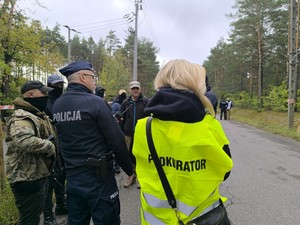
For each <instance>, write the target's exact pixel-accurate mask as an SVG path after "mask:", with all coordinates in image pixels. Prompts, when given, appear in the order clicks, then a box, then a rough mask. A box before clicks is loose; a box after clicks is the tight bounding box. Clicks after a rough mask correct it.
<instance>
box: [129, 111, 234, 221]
mask: <svg viewBox="0 0 300 225" xmlns="http://www.w3.org/2000/svg"><path fill="white" fill-rule="evenodd" d="M147 119H148V118H144V119H140V120H139V121H138V123H137V125H136V128H135V135H134V144H133V154H134V156H135V157H136V172H137V177H138V180H139V182H140V185H141V197H140V198H141V220H142V224H143V225H146V224H147V225H148V224H151V225H163V224H171V225H172V224H174V225H175V224H176V225H177V224H178V220H177V218H176V216H175V212H174V210H173V209H172V208H171V206H170V205H169V204H168V200H167V197H166V194H165V192H164V188H163V186H162V184H161V181H160V178H159V175H158V173H157V170H156V167H155V165H154V162H153V159H152V158H151V154H150V150H149V148H148V144H147V138H146V121H147ZM151 131H152V132H151V133H152V137H153V142H154V145H155V148H156V151H157V154H158V157H159V159H160V162H161V164H162V166H163V169H164V172H165V174H166V176H167V179H168V181H169V183H170V186H171V188H172V190H173V193H174V195H175V198H176V200H177V207H178V211H179V214H180V218H181V219H182V221H183V222H184V223H187V222H188V221H190V220H192V219H193V218H196V217H198V216H200V215H202V214H204V213H205V212H206V211H207V210H208V209H210V208H211V207H212V206H214V205H218V204H219V199H220V198H222V200H223V202H224V201H226V198H224V197H221V196H220V194H219V185H220V184H221V183H222V181H223V179H224V175H225V174H226V173H227V172H228V171H230V170H231V169H232V167H233V162H232V160H231V158H230V157H229V156H228V155H227V154H226V153H225V152H224V150H223V146H224V145H225V144H229V141H228V139H227V138H226V135H225V133H224V131H223V129H222V126H221V124H220V123H219V121H217V120H216V119H215V118H213V117H212V116H210V115H206V116H205V117H204V119H203V120H202V121H200V122H196V123H183V122H175V121H162V120H159V119H157V118H154V119H153V120H152V129H151Z"/></svg>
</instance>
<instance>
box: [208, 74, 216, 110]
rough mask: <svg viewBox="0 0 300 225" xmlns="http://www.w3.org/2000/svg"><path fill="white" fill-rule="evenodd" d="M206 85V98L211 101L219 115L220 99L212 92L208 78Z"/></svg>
mask: <svg viewBox="0 0 300 225" xmlns="http://www.w3.org/2000/svg"><path fill="white" fill-rule="evenodd" d="M205 85H206V92H205V96H206V97H207V98H208V99H209V101H210V102H211V104H212V106H213V108H214V110H215V114H217V108H218V98H217V96H216V94H215V93H214V92H213V91H212V90H211V86H210V84H209V82H208V77H207V76H206V78H205Z"/></svg>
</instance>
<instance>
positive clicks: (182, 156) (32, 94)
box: [6, 60, 233, 225]
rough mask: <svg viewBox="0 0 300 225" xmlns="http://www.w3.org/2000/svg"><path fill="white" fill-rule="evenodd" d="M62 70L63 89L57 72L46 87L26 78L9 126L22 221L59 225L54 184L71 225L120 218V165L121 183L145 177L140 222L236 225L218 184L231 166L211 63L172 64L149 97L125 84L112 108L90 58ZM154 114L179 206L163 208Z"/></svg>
mask: <svg viewBox="0 0 300 225" xmlns="http://www.w3.org/2000/svg"><path fill="white" fill-rule="evenodd" d="M59 72H60V73H61V74H62V75H63V76H65V77H66V79H67V81H68V87H67V90H66V92H65V93H64V94H62V86H63V84H64V81H63V79H61V77H60V76H58V75H55V77H56V79H54V78H50V77H49V78H50V81H52V82H48V85H47V86H46V85H44V84H43V83H41V82H39V81H28V82H26V83H25V84H24V85H23V86H22V88H21V94H22V97H23V98H17V99H16V100H14V102H13V103H14V105H15V111H14V112H13V114H12V115H11V117H10V119H9V121H8V124H7V139H6V141H7V144H8V151H7V154H6V168H7V178H8V180H9V182H10V185H11V188H12V191H13V193H14V196H15V202H16V206H17V208H18V210H19V214H20V216H19V223H18V224H19V225H29V224H30V225H38V224H39V220H40V215H41V213H42V212H44V219H45V220H44V224H45V225H56V224H57V223H56V221H55V218H54V214H53V212H52V208H53V203H52V193H53V189H54V190H55V193H56V192H58V193H61V194H62V195H59V194H58V195H57V194H56V204H57V206H56V208H55V213H68V225H89V224H90V220H91V219H92V220H93V223H94V224H95V225H102V224H110V225H119V224H121V220H120V210H121V209H120V201H119V190H118V186H117V182H116V179H115V173H116V168H117V167H116V165H118V166H120V167H121V168H122V170H123V171H124V172H125V173H126V174H127V176H128V178H127V180H126V182H125V183H124V187H126V188H129V187H130V186H131V185H132V184H134V183H135V182H136V181H137V178H138V181H139V185H138V187H139V188H141V224H143V225H144V224H152V225H154V224H178V222H181V223H182V224H197V223H198V222H199V221H204V220H205V221H211V220H216V219H217V220H218V221H217V222H218V224H220V225H230V221H229V219H228V216H227V213H226V210H225V207H224V205H223V203H224V202H225V201H226V198H225V197H222V196H221V195H220V193H219V186H220V184H221V183H222V182H223V181H224V180H226V179H227V178H228V176H229V174H230V171H231V169H232V166H233V162H232V160H231V153H230V148H229V141H228V139H227V137H226V135H225V133H224V131H223V129H222V126H221V124H220V123H219V122H218V121H217V120H216V119H215V110H214V107H213V105H212V103H211V101H210V100H209V98H208V97H206V96H205V93H206V89H207V84H206V83H207V82H206V71H205V69H204V67H202V66H201V65H198V64H195V63H191V62H188V61H186V60H171V61H170V62H168V63H167V64H166V65H164V67H163V68H162V69H161V70H160V71H159V73H158V74H157V76H156V78H155V81H154V87H155V90H156V93H155V94H154V96H152V97H151V98H150V99H148V98H146V97H145V96H143V94H142V92H141V84H140V83H139V82H138V81H132V82H130V83H129V87H128V90H129V92H130V95H129V96H126V91H125V90H124V89H121V90H120V91H119V92H118V96H117V98H116V99H115V100H114V102H113V104H112V105H110V106H109V105H108V104H107V103H106V101H105V100H104V99H103V97H104V95H103V88H102V90H100V89H101V88H98V89H99V90H97V89H96V88H97V87H96V80H97V76H96V75H95V74H94V71H93V67H92V65H91V64H90V63H89V62H88V61H85V60H80V61H75V62H72V63H70V64H68V65H67V66H65V67H63V68H62V69H60V70H59ZM51 79H53V80H51ZM58 80H59V81H58ZM104 91H105V90H104ZM149 118H153V119H152V126H151V127H152V128H151V131H150V133H151V136H152V138H153V143H154V145H155V148H156V151H157V154H158V156H159V159H160V163H161V165H162V166H163V171H164V172H165V175H166V178H167V180H168V181H169V183H170V187H171V189H172V190H173V192H174V197H175V199H176V201H178V202H180V204H178V207H177V208H176V209H175V210H174V209H173V208H172V207H171V206H168V205H166V204H165V202H166V200H168V197H167V196H166V195H165V189H164V185H163V184H162V183H161V181H160V176H159V175H158V172H157V169H156V166H155V164H154V160H153V157H152V155H151V153H150V151H149V149H150V148H149V146H148V141H147V138H146V128H147V129H148V125H147V124H148V122H147V121H148V120H149ZM65 179H66V181H65ZM65 184H66V190H65V189H64V187H65ZM55 187H57V189H60V191H61V192H59V190H58V191H56V188H55ZM65 192H66V196H67V199H65ZM59 196H61V197H62V198H60V197H59ZM66 206H67V207H66ZM50 209H51V210H50ZM47 213H48V214H47ZM47 215H49V216H47ZM216 215H217V216H216Z"/></svg>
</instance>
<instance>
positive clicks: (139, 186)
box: [136, 179, 141, 189]
mask: <svg viewBox="0 0 300 225" xmlns="http://www.w3.org/2000/svg"><path fill="white" fill-rule="evenodd" d="M136 188H137V189H141V185H140V182H139V181H138V179H136Z"/></svg>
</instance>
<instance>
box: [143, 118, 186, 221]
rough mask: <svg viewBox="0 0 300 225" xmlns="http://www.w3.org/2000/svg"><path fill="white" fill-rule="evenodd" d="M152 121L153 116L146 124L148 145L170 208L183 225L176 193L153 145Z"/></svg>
mask: <svg viewBox="0 0 300 225" xmlns="http://www.w3.org/2000/svg"><path fill="white" fill-rule="evenodd" d="M152 119H153V117H152V116H150V117H148V119H147V123H146V135H147V143H148V146H149V150H150V153H151V156H152V159H153V161H154V164H155V167H156V170H157V172H158V175H159V178H160V181H161V183H162V186H163V188H164V191H165V194H166V196H167V198H168V202H169V204H170V206H171V207H172V209H174V210H175V213H176V216H177V219H178V223H179V224H180V225H181V224H182V225H183V222H182V221H181V220H180V217H179V213H178V211H177V203H176V199H175V196H174V193H173V191H172V189H171V186H170V183H169V181H168V179H167V176H166V174H165V172H164V170H163V168H162V166H161V164H160V161H159V158H158V155H157V152H156V149H155V146H154V143H153V139H152V134H151V122H152Z"/></svg>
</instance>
